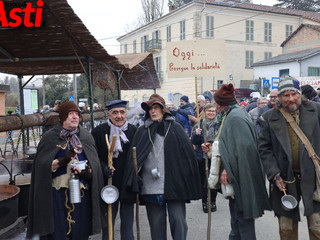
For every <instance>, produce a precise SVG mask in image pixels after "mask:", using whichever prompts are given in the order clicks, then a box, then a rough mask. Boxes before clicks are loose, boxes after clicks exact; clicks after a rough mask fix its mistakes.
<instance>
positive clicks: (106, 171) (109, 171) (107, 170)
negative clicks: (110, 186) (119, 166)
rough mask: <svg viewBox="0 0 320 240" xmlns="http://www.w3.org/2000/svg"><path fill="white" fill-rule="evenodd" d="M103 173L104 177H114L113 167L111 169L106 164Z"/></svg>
mask: <svg viewBox="0 0 320 240" xmlns="http://www.w3.org/2000/svg"><path fill="white" fill-rule="evenodd" d="M103 175H104V177H106V178H112V177H113V172H112V169H111V168H110V167H109V166H106V167H105V168H104V169H103Z"/></svg>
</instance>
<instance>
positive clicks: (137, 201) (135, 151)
mask: <svg viewBox="0 0 320 240" xmlns="http://www.w3.org/2000/svg"><path fill="white" fill-rule="evenodd" d="M132 154H133V167H134V173H135V175H136V178H137V180H138V165H137V150H136V147H133V148H132ZM136 228H137V240H140V224H139V193H137V195H136Z"/></svg>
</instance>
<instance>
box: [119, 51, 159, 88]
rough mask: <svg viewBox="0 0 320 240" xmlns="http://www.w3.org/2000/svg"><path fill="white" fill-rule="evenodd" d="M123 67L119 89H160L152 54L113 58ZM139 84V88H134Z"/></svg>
mask: <svg viewBox="0 0 320 240" xmlns="http://www.w3.org/2000/svg"><path fill="white" fill-rule="evenodd" d="M115 57H116V58H117V59H118V61H119V62H120V63H121V64H122V65H123V68H121V72H120V88H121V89H122V90H130V89H156V88H159V87H160V82H159V78H158V75H157V72H156V69H155V66H154V61H153V55H152V53H132V54H120V55H116V56H115ZM135 83H139V86H136V87H134V86H135Z"/></svg>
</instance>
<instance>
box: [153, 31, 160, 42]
mask: <svg viewBox="0 0 320 240" xmlns="http://www.w3.org/2000/svg"><path fill="white" fill-rule="evenodd" d="M159 39H160V31H159V30H157V31H154V32H153V33H152V40H156V41H157V42H158V41H159Z"/></svg>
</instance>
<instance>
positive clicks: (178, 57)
mask: <svg viewBox="0 0 320 240" xmlns="http://www.w3.org/2000/svg"><path fill="white" fill-rule="evenodd" d="M224 55H225V42H224V40H217V39H212V40H197V41H184V42H181V41H180V42H168V43H167V64H168V66H167V68H168V77H169V78H183V77H209V76H219V77H225V76H226V69H225V58H224V57H223V56H224Z"/></svg>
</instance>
